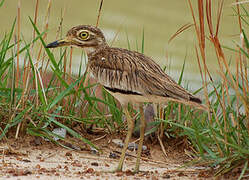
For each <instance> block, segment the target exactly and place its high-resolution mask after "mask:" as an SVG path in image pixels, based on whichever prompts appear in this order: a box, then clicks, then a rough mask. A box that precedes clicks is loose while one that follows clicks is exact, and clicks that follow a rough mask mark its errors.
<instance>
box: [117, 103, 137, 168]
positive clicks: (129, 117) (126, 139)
mask: <svg viewBox="0 0 249 180" xmlns="http://www.w3.org/2000/svg"><path fill="white" fill-rule="evenodd" d="M124 113H125V115H126V119H127V123H128V133H127V135H126V138H125V143H124V147H123V149H122V154H121V157H120V160H119V163H118V167H117V169H116V171H122V168H123V163H124V159H125V153H126V150H127V148H128V144H129V141H130V138H131V135H132V132H133V129H134V122H133V120H132V118H131V116H130V113H129V111H128V106H124Z"/></svg>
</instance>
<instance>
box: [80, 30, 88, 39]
mask: <svg viewBox="0 0 249 180" xmlns="http://www.w3.org/2000/svg"><path fill="white" fill-rule="evenodd" d="M79 37H80V38H81V39H82V40H87V39H88V38H89V33H88V32H87V31H83V32H81V33H80V34H79Z"/></svg>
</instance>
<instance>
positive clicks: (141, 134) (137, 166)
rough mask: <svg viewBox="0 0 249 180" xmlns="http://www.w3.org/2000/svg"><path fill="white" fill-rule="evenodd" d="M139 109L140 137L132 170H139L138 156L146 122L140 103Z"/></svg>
mask: <svg viewBox="0 0 249 180" xmlns="http://www.w3.org/2000/svg"><path fill="white" fill-rule="evenodd" d="M139 111H140V139H139V144H138V149H137V161H136V165H135V170H134V172H138V171H139V165H140V158H141V153H142V147H143V142H144V131H145V126H146V122H145V119H144V109H143V104H142V103H141V104H140V105H139Z"/></svg>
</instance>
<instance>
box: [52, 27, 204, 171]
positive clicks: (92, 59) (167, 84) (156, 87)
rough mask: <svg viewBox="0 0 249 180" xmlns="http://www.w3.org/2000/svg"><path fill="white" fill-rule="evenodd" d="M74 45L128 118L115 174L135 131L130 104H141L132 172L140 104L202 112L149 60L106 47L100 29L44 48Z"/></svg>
mask: <svg viewBox="0 0 249 180" xmlns="http://www.w3.org/2000/svg"><path fill="white" fill-rule="evenodd" d="M66 45H73V46H77V47H80V48H83V49H84V50H85V51H86V53H87V55H88V72H89V73H90V75H91V76H92V77H94V78H95V79H96V80H97V81H98V82H99V83H100V84H101V85H103V86H104V88H105V89H106V90H107V91H108V92H110V93H111V94H112V95H113V96H114V97H115V98H116V99H118V100H119V102H120V103H121V104H122V106H123V108H124V112H125V114H126V116H127V122H128V133H127V137H126V140H125V145H124V148H123V150H122V155H121V158H120V162H119V165H118V168H117V170H118V171H120V170H122V166H123V161H124V157H125V151H126V149H127V146H128V143H129V139H130V136H131V133H132V130H133V128H134V122H133V120H132V119H131V117H130V115H129V112H128V110H127V105H128V103H129V102H133V103H140V113H141V134H140V142H139V148H138V157H137V162H136V166H135V171H139V161H140V156H141V148H142V144H143V138H144V126H145V122H144V115H143V107H142V103H143V102H156V103H160V102H165V101H167V100H173V101H176V102H181V103H185V104H190V105H194V106H197V107H198V108H202V109H205V106H203V105H201V100H200V99H199V98H198V97H196V96H194V95H192V94H191V93H189V92H188V91H186V90H185V89H184V88H182V87H181V86H180V85H178V84H177V83H176V82H175V81H174V80H173V79H172V78H171V77H169V76H168V75H167V74H165V72H164V71H163V70H162V69H161V68H160V66H159V65H158V64H156V63H155V62H154V61H153V60H152V59H151V58H149V57H147V56H145V55H143V54H141V53H138V52H135V51H129V50H126V49H121V48H112V47H110V46H108V44H107V43H106V40H105V37H104V35H103V33H102V32H101V30H100V29H98V28H96V27H93V26H89V25H81V26H76V27H73V28H72V29H71V30H69V31H68V33H67V36H66V38H65V39H62V40H58V41H55V42H53V43H50V44H48V45H47V48H54V47H59V46H66Z"/></svg>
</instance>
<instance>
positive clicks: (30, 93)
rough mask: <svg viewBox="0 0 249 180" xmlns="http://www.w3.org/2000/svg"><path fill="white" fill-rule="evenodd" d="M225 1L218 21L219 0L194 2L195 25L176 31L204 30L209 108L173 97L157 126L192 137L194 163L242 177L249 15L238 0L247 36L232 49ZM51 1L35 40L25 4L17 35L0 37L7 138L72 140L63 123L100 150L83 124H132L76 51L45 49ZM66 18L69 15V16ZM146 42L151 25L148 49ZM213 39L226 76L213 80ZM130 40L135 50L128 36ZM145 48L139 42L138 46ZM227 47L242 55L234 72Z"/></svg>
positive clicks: (248, 100) (0, 102) (109, 127)
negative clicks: (76, 59)
mask: <svg viewBox="0 0 249 180" xmlns="http://www.w3.org/2000/svg"><path fill="white" fill-rule="evenodd" d="M3 3H4V1H1V2H0V7H1V6H2V4H3ZM19 3H21V1H19ZM217 3H219V8H218V10H217V11H218V12H217V19H214V18H213V15H212V12H211V10H212V7H213V4H212V1H211V0H206V1H205V0H198V8H197V9H196V10H195V9H193V6H192V3H191V1H190V0H188V4H189V7H190V13H191V14H192V17H193V24H188V25H186V26H184V27H183V28H181V29H180V30H179V31H178V32H177V34H176V35H180V33H181V32H182V31H184V30H185V29H188V28H190V27H194V30H193V32H195V34H196V37H197V42H196V45H195V46H194V47H193V51H195V52H196V59H197V63H198V64H199V70H200V76H201V78H202V84H203V86H202V87H201V88H200V89H199V90H197V91H196V92H195V93H202V94H204V97H205V98H204V99H205V100H204V101H205V102H204V103H206V105H207V106H208V108H209V111H208V112H201V111H198V110H195V109H194V108H191V107H188V106H184V105H180V104H177V103H172V102H168V105H167V106H166V107H161V106H160V108H159V112H160V113H158V118H156V120H155V122H153V124H154V125H155V126H157V127H158V128H154V129H152V130H151V132H150V133H152V132H154V131H158V134H159V135H160V138H161V139H162V138H163V137H165V136H167V137H186V138H187V140H188V141H190V142H191V146H192V149H193V151H192V152H191V153H192V154H191V155H192V157H193V161H192V162H191V163H197V164H199V165H204V166H209V167H212V168H213V169H214V170H215V172H216V173H215V175H216V176H219V175H222V174H225V173H227V172H231V171H232V170H233V169H234V168H236V167H242V168H241V174H240V176H239V177H238V178H239V179H241V178H243V177H245V175H246V174H248V170H249V169H248V158H249V150H248V149H249V133H248V132H249V83H248V69H249V66H248V60H249V41H248V37H247V34H246V33H245V31H244V29H245V28H247V26H248V24H249V22H248V20H247V18H248V17H249V13H248V11H247V10H246V8H245V7H244V4H236V5H234V13H235V15H236V16H237V17H238V32H239V33H240V39H239V40H238V41H237V42H234V44H235V45H236V48H231V47H226V46H223V45H222V44H221V43H220V42H221V39H220V38H219V28H220V23H219V22H220V21H221V16H222V8H223V6H222V5H223V1H219V2H217ZM38 4H39V0H37V1H36V7H38ZM101 4H102V3H101ZM50 7H51V2H50V1H49V4H48V9H47V13H46V19H45V22H44V24H45V25H44V27H43V31H41V30H40V29H39V28H38V27H37V19H38V12H37V11H38V9H37V8H36V9H35V13H34V17H33V18H31V17H30V18H29V20H30V24H31V27H33V29H34V30H33V40H32V41H31V42H26V41H25V40H24V39H23V38H22V37H21V29H20V11H21V9H20V6H18V14H17V19H16V21H14V22H13V25H12V27H10V31H9V33H7V34H5V36H4V37H2V38H1V39H0V78H1V82H0V93H1V96H0V117H1V121H0V131H1V133H0V140H4V139H5V140H8V139H9V138H11V137H15V138H18V137H20V136H23V135H24V134H26V133H28V134H30V135H32V136H40V137H45V138H47V139H50V140H51V141H53V142H54V143H56V144H60V145H62V146H64V145H63V144H62V143H60V142H59V141H54V140H53V136H54V133H53V132H52V130H53V129H54V128H55V127H61V128H64V129H66V130H67V132H68V133H69V134H70V135H71V136H72V137H74V138H76V139H79V140H81V141H82V142H84V143H86V144H88V145H90V146H92V147H94V148H96V149H98V147H96V146H95V145H94V144H93V143H91V142H90V141H89V140H87V139H86V138H84V135H83V134H82V133H81V132H79V131H78V130H77V129H75V125H80V126H82V127H83V129H86V128H87V127H90V126H91V125H93V124H94V125H96V126H97V127H101V128H105V129H106V131H107V132H108V133H115V132H116V131H117V130H119V129H123V128H125V125H124V124H123V121H122V110H121V109H120V108H119V107H118V104H117V102H116V101H115V100H114V98H113V97H112V96H111V95H110V94H108V93H107V92H105V91H104V90H102V91H101V96H102V97H100V96H99V91H97V90H99V88H100V87H98V86H97V85H96V84H91V83H90V82H89V81H88V78H87V74H85V75H83V76H81V74H80V72H81V71H82V64H81V65H80V66H79V69H78V72H79V74H78V75H73V74H72V73H71V72H72V71H71V64H72V58H73V57H72V53H73V51H72V49H67V48H62V49H61V50H60V53H59V55H58V56H54V54H53V53H52V52H51V51H50V50H49V49H46V48H44V46H45V40H46V34H47V29H48V23H47V22H48V18H49V14H50ZM98 19H99V18H98ZM62 20H63V17H61V22H62ZM214 22H216V25H215V26H214ZM61 25H62V23H60V26H59V27H58V31H57V32H58V34H57V35H56V37H59V36H61V35H62V31H61V29H62V28H61ZM127 34H128V33H127ZM176 35H174V36H173V37H175V36H176ZM144 40H145V35H144V30H143V31H142V43H141V51H142V52H143V51H144V44H145V43H144V42H145V41H144ZM171 40H172V39H170V41H171ZM207 41H209V42H211V43H212V45H213V47H214V52H213V53H215V54H216V55H217V61H218V64H219V67H217V71H218V76H219V77H220V80H219V81H218V82H214V81H213V78H212V77H213V76H214V75H212V74H210V72H209V70H210V67H208V66H207V65H206V62H207V61H208V57H207V56H206V49H205V47H206V43H207ZM127 44H128V48H130V42H129V38H128V35H127ZM138 46H139V45H138V42H137V49H139V47H138ZM224 49H228V50H230V51H232V52H233V53H234V56H233V57H234V59H231V61H235V62H236V63H235V64H236V67H235V69H236V71H235V73H232V68H231V67H230V66H229V61H230V59H229V60H228V58H230V57H226V54H225V51H224ZM83 57H84V56H82V58H83ZM21 58H23V61H24V65H23V67H21V66H19V64H20V62H19V61H20V59H21ZM48 59H49V60H48ZM35 60H36V61H35ZM82 61H83V60H82ZM49 63H50V64H49ZM68 64H69V68H68ZM48 67H50V69H51V71H52V72H50V70H49V68H48ZM184 68H185V63H184V64H183V66H182V71H181V75H180V77H179V79H178V83H179V84H181V83H182V80H183V76H184ZM95 89H96V91H95ZM96 93H98V94H96ZM131 111H135V110H132V109H131ZM59 138H60V139H61V140H62V141H65V142H68V141H70V142H71V143H73V144H74V143H77V142H75V141H73V140H68V139H65V138H63V137H59ZM191 163H189V164H186V165H190V164H191Z"/></svg>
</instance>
